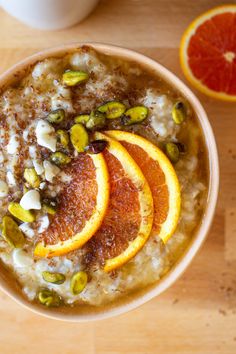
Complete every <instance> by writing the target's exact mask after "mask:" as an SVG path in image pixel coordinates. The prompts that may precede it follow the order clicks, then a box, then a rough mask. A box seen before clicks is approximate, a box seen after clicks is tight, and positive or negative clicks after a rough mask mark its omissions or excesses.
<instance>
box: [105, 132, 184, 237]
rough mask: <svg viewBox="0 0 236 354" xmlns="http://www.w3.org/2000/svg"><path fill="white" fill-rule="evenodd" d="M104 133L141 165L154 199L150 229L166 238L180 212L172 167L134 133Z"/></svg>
mask: <svg viewBox="0 0 236 354" xmlns="http://www.w3.org/2000/svg"><path fill="white" fill-rule="evenodd" d="M106 135H108V136H110V137H112V138H114V139H117V140H118V141H119V142H120V143H121V144H122V145H123V146H124V147H125V148H126V150H127V151H128V153H129V154H130V155H131V156H132V158H133V159H134V160H135V162H136V163H137V164H138V165H139V167H140V168H141V170H142V172H143V174H144V176H145V178H146V180H147V182H148V184H149V186H150V188H151V192H152V196H153V202H154V220H153V230H152V231H153V233H158V234H159V236H160V238H161V239H162V240H163V241H164V242H166V241H167V240H168V239H169V238H170V237H171V236H172V235H173V233H174V231H175V229H176V226H177V223H178V219H179V214H180V200H181V199H180V186H179V182H178V178H177V176H176V173H175V170H174V168H173V166H172V164H171V163H170V161H169V160H168V159H167V157H166V156H165V154H164V153H163V152H162V151H161V150H160V149H159V148H157V147H156V146H155V145H153V144H152V143H150V142H149V141H148V140H146V139H144V138H142V137H141V136H138V135H136V134H132V133H128V132H124V131H120V130H110V131H107V132H106Z"/></svg>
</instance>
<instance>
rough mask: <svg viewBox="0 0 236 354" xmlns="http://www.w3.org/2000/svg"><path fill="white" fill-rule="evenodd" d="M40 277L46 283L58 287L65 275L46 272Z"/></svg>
mask: <svg viewBox="0 0 236 354" xmlns="http://www.w3.org/2000/svg"><path fill="white" fill-rule="evenodd" d="M42 277H43V279H44V280H45V281H46V282H48V283H53V284H58V285H59V284H63V283H64V281H65V280H66V277H65V275H64V274H62V273H53V272H47V271H44V272H42Z"/></svg>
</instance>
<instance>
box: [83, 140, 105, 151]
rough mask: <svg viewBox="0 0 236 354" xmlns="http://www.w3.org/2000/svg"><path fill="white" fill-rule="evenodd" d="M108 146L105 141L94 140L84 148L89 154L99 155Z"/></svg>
mask: <svg viewBox="0 0 236 354" xmlns="http://www.w3.org/2000/svg"><path fill="white" fill-rule="evenodd" d="M107 146H108V142H107V141H106V140H94V141H92V142H91V143H90V144H89V145H88V146H86V147H85V148H84V150H85V151H86V152H88V153H89V154H99V153H100V152H102V151H103V150H104V149H105V148H106V147H107Z"/></svg>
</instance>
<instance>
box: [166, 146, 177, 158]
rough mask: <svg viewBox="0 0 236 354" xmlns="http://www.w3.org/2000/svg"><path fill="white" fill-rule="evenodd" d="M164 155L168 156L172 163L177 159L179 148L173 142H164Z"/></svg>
mask: <svg viewBox="0 0 236 354" xmlns="http://www.w3.org/2000/svg"><path fill="white" fill-rule="evenodd" d="M166 155H167V156H168V157H169V159H170V161H171V162H173V163H176V162H178V160H179V148H178V146H177V145H176V144H175V143H167V144H166Z"/></svg>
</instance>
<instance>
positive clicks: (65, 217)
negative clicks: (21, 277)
mask: <svg viewBox="0 0 236 354" xmlns="http://www.w3.org/2000/svg"><path fill="white" fill-rule="evenodd" d="M64 172H65V173H66V174H67V175H69V176H70V177H71V182H70V183H68V184H66V185H65V187H64V188H63V190H62V192H61V193H60V195H59V203H58V210H57V213H56V214H55V215H54V216H53V218H52V220H51V223H50V225H49V228H48V229H47V230H46V231H45V232H44V233H43V234H42V235H41V240H40V242H39V243H38V244H37V245H36V248H35V250H34V254H35V256H39V257H54V256H60V255H63V254H66V253H68V252H70V251H73V250H75V249H77V248H80V247H81V246H82V245H83V244H85V243H86V242H87V241H88V240H89V239H90V238H91V237H92V236H93V235H94V233H95V232H96V231H97V229H98V228H99V227H100V225H101V223H102V220H103V218H104V215H105V213H106V209H107V206H108V201H109V177H108V172H107V166H106V162H105V160H104V157H103V155H102V154H97V155H89V154H80V155H79V156H78V158H77V159H76V160H75V161H74V162H72V163H71V164H70V165H68V167H66V168H65V170H64Z"/></svg>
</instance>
